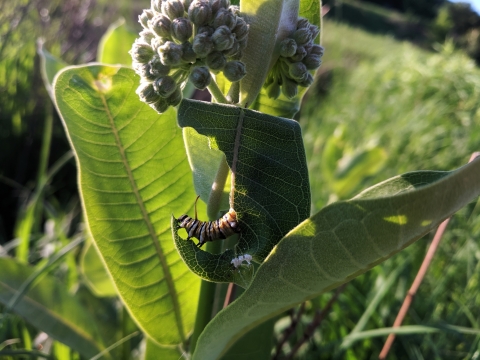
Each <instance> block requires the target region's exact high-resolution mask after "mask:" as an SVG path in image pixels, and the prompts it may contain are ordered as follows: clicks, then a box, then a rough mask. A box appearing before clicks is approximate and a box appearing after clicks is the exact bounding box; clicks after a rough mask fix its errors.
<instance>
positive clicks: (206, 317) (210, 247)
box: [189, 241, 222, 354]
mask: <svg viewBox="0 0 480 360" xmlns="http://www.w3.org/2000/svg"><path fill="white" fill-rule="evenodd" d="M206 247H207V248H206V251H208V252H210V253H213V254H215V253H218V252H219V251H220V250H221V248H222V242H221V241H212V242H209V243H207V244H206ZM216 287H217V284H216V283H213V282H209V281H205V280H202V284H201V285H200V295H199V299H198V306H197V316H196V318H195V326H194V328H193V334H192V337H191V339H190V347H189V352H190V354H193V352H194V351H195V346H196V345H197V340H198V338H199V336H200V334H201V333H202V332H203V329H205V326H207V324H208V323H209V322H210V320H211V319H212V317H213V314H212V312H213V304H214V302H215V289H216Z"/></svg>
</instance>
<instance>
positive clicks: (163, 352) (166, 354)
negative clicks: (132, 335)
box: [143, 338, 184, 360]
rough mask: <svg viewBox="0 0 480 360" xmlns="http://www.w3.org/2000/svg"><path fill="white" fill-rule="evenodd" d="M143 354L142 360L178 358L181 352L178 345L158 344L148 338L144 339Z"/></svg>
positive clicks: (170, 359) (180, 356)
mask: <svg viewBox="0 0 480 360" xmlns="http://www.w3.org/2000/svg"><path fill="white" fill-rule="evenodd" d="M145 341H146V344H145V356H144V357H143V360H179V359H182V358H183V355H184V354H183V352H182V351H181V350H180V349H179V348H178V347H166V346H160V345H158V344H156V343H155V342H153V341H152V340H150V339H148V338H147V339H146V340H145Z"/></svg>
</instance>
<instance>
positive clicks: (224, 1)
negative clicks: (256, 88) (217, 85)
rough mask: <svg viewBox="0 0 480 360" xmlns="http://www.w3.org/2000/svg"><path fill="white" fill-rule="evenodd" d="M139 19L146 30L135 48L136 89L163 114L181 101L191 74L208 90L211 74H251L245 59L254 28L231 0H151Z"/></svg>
mask: <svg viewBox="0 0 480 360" xmlns="http://www.w3.org/2000/svg"><path fill="white" fill-rule="evenodd" d="M139 22H140V24H141V25H142V27H143V30H142V31H141V32H140V38H138V39H136V41H135V43H134V44H133V47H132V49H131V50H130V54H131V56H132V59H133V68H134V70H135V71H136V73H137V74H138V75H140V77H141V84H140V86H139V87H138V89H137V94H138V95H139V97H140V99H141V100H142V101H144V102H145V103H147V104H149V105H150V106H151V107H152V108H154V109H155V110H157V111H158V112H159V113H162V112H164V111H166V110H167V109H168V107H169V106H175V105H178V103H179V102H180V101H181V99H182V93H181V89H182V88H183V87H184V86H185V83H186V81H187V80H188V79H190V80H191V82H192V84H193V85H194V86H195V87H196V88H198V89H205V88H206V87H207V86H208V85H209V84H210V82H211V81H212V75H211V73H214V74H217V73H219V72H223V74H224V75H225V77H226V78H227V79H228V80H229V81H231V82H236V81H239V80H241V79H242V78H243V77H244V76H245V74H246V69H245V64H244V63H243V62H241V61H240V59H241V57H242V54H243V51H244V49H245V47H246V45H247V37H248V28H249V27H248V24H247V23H246V22H245V20H244V19H243V18H242V17H241V16H240V15H239V8H238V7H237V6H231V5H230V0H193V1H192V0H152V5H151V8H150V9H147V10H144V11H143V13H142V14H141V15H140V16H139Z"/></svg>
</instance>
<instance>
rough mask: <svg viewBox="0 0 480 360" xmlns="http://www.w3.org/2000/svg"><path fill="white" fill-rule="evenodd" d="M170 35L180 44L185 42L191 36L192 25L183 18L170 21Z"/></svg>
mask: <svg viewBox="0 0 480 360" xmlns="http://www.w3.org/2000/svg"><path fill="white" fill-rule="evenodd" d="M171 29H172V35H173V37H174V38H175V39H177V40H178V41H180V42H182V43H183V42H185V41H188V39H190V37H191V36H192V31H193V30H192V23H191V22H190V20H188V19H185V18H183V17H181V18H177V19H174V20H173V21H172V26H171Z"/></svg>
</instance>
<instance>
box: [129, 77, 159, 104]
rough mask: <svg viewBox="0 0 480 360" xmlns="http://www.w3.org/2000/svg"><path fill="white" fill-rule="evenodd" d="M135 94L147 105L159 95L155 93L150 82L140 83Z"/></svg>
mask: <svg viewBox="0 0 480 360" xmlns="http://www.w3.org/2000/svg"><path fill="white" fill-rule="evenodd" d="M135 92H136V93H137V95H138V96H139V98H140V100H142V101H143V102H144V103H147V104H152V103H154V102H156V101H157V100H158V99H159V98H160V95H158V94H157V93H156V92H155V89H154V88H153V84H152V83H151V82H142V83H140V85H139V87H138V88H137V90H136V91H135Z"/></svg>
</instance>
